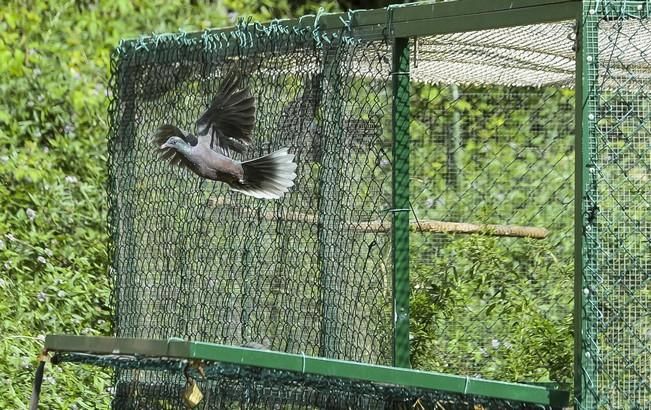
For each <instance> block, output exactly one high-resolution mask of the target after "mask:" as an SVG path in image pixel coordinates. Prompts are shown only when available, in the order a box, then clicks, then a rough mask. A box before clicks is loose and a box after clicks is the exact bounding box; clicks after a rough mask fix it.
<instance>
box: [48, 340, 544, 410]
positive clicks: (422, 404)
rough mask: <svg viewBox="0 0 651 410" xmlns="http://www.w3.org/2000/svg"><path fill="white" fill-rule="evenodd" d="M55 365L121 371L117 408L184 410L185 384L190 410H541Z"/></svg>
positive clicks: (245, 376) (75, 358)
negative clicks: (194, 394) (193, 391)
mask: <svg viewBox="0 0 651 410" xmlns="http://www.w3.org/2000/svg"><path fill="white" fill-rule="evenodd" d="M53 361H54V362H56V363H81V364H90V365H94V366H103V367H109V368H113V369H120V371H121V374H122V376H123V378H122V380H121V382H120V383H118V384H117V385H116V386H115V388H114V391H113V397H114V398H113V403H112V404H113V407H114V408H118V409H161V410H162V409H186V408H189V407H188V405H187V404H186V402H185V400H184V395H185V392H186V389H187V388H188V387H187V386H188V383H189V380H192V381H194V382H195V383H196V385H197V386H198V388H199V390H200V391H201V394H202V395H203V398H202V400H201V401H200V402H199V403H198V405H197V406H196V407H194V408H195V409H236V408H238V409H239V408H242V409H405V410H407V409H446V410H461V409H468V410H480V409H481V410H484V409H495V410H500V409H522V410H524V409H540V410H542V409H546V408H550V407H547V406H543V405H538V404H533V403H526V402H520V401H511V400H502V399H494V398H489V397H483V396H473V395H469V394H453V393H445V392H440V391H436V390H426V389H419V388H410V387H405V386H400V385H392V384H380V383H371V382H366V381H360V380H352V379H343V378H337V377H323V376H318V375H311V374H304V373H300V372H291V371H284V370H278V369H264V368H257V367H247V366H236V365H229V364H220V363H216V362H203V363H202V371H203V375H201V374H200V373H199V372H198V371H197V368H196V367H193V366H192V365H189V364H188V362H187V361H184V360H177V359H163V358H144V357H133V356H119V355H110V356H98V355H91V354H80V353H60V354H57V355H56V356H55V357H54V358H53Z"/></svg>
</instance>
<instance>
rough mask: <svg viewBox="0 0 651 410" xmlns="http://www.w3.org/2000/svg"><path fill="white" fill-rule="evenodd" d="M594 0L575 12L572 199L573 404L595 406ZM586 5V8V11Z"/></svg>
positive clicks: (584, 406)
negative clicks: (574, 113)
mask: <svg viewBox="0 0 651 410" xmlns="http://www.w3.org/2000/svg"><path fill="white" fill-rule="evenodd" d="M594 3H595V2H594V1H587V2H584V3H583V10H580V15H579V16H577V41H576V97H575V98H576V100H575V112H576V118H575V123H576V124H575V128H576V143H575V151H576V152H575V199H574V209H575V218H574V249H575V255H574V389H575V390H574V394H575V401H576V402H575V408H577V409H594V408H597V388H598V380H597V366H596V363H597V360H598V357H597V348H596V345H595V343H596V336H597V335H596V329H595V326H596V320H597V312H596V305H595V300H596V295H595V291H596V288H595V286H594V278H595V275H596V259H595V250H596V242H595V228H596V221H595V217H596V213H595V212H596V208H595V206H596V203H595V201H596V193H597V192H596V180H595V175H594V171H595V170H596V168H595V166H594V158H593V156H594V148H595V147H594V143H595V141H594V139H595V135H594V127H595V120H596V112H597V111H596V108H597V106H596V101H597V97H598V95H597V92H598V90H597V88H596V87H597V84H598V82H597V80H598V78H597V75H598V72H597V46H598V39H597V34H598V33H597V27H598V24H597V13H596V12H595V10H594V7H595V4H594ZM591 10H592V12H591Z"/></svg>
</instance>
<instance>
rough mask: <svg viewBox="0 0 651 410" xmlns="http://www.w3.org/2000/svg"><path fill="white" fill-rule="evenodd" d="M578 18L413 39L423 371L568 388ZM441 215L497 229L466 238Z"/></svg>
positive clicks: (415, 259)
mask: <svg viewBox="0 0 651 410" xmlns="http://www.w3.org/2000/svg"><path fill="white" fill-rule="evenodd" d="M573 23H574V22H572V21H569V22H559V23H554V24H538V25H530V26H521V27H511V28H502V29H494V30H484V31H480V32H479V31H476V32H473V31H471V32H465V33H453V34H445V35H436V36H423V37H420V38H418V39H416V41H413V42H412V49H414V50H417V53H415V55H414V56H413V61H412V65H414V67H413V68H412V72H411V74H412V78H413V79H414V81H413V84H412V90H413V91H412V101H411V112H412V115H413V119H412V124H411V170H410V176H411V181H412V182H411V184H412V185H411V197H410V199H411V205H412V207H413V209H414V217H413V218H412V219H413V221H412V222H413V223H414V224H416V228H417V229H415V230H414V231H413V232H412V233H411V237H410V269H411V277H412V286H413V297H412V303H413V308H414V309H413V310H414V311H418V312H421V316H419V317H416V318H415V320H412V332H413V333H414V336H413V339H412V345H413V353H414V361H415V362H416V364H417V365H418V366H419V367H421V368H426V369H428V370H436V371H446V372H452V373H458V374H470V375H475V376H480V377H488V378H497V379H501V380H513V381H517V380H522V379H525V380H540V379H546V378H549V379H551V380H555V381H562V382H566V383H571V374H572V332H573V329H572V300H573V293H572V281H573V266H572V264H573V252H574V249H573V244H574V240H573V227H574V224H573V216H574V215H573V212H574V210H573V204H574V155H575V153H574V138H575V137H574V115H575V112H574V90H573V89H572V88H571V87H572V85H573V77H574V53H575V51H574V46H575V43H574V40H573V38H572V34H573V32H574V25H573ZM431 221H444V222H458V223H472V224H479V225H486V224H488V225H491V226H492V227H493V231H492V232H491V229H487V230H486V231H485V232H484V234H481V233H482V231H478V233H479V234H477V235H460V234H459V232H460V230H459V227H457V226H455V225H452V224H450V227H449V228H448V231H447V232H446V231H445V230H441V229H430V225H432V223H431ZM514 226H516V227H517V228H515V227H514ZM499 227H502V229H501V230H500V229H498V228H499ZM500 232H502V233H503V234H509V233H510V234H511V235H512V236H505V235H500ZM423 313H424V314H423Z"/></svg>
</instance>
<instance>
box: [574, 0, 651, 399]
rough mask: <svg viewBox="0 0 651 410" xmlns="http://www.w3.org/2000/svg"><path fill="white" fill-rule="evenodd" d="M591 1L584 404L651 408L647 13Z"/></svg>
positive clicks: (650, 57)
mask: <svg viewBox="0 0 651 410" xmlns="http://www.w3.org/2000/svg"><path fill="white" fill-rule="evenodd" d="M650 6H651V5H650V4H649V2H642V1H634V2H619V1H606V2H594V1H590V2H585V4H584V13H583V19H584V25H585V33H586V34H585V38H586V40H585V42H586V51H585V52H586V56H585V71H584V72H585V73H586V82H585V84H586V90H585V93H586V100H587V103H586V106H587V107H588V111H587V112H586V113H585V114H586V120H587V130H586V131H587V135H589V145H588V147H587V148H588V149H587V152H586V155H585V166H586V174H587V177H586V181H585V186H586V196H585V199H584V210H585V211H584V212H585V214H584V216H583V217H584V221H583V223H584V226H585V230H584V241H585V246H584V256H583V258H584V261H585V262H584V263H585V270H584V275H583V286H584V287H583V289H582V290H583V295H584V296H583V298H584V300H583V304H582V309H583V315H584V321H585V323H584V331H583V337H582V346H581V347H582V351H581V354H582V368H581V370H582V372H583V374H584V380H583V387H584V395H583V397H582V403H581V404H582V406H583V408H586V409H587V408H590V409H592V408H608V409H620V408H630V409H644V408H649V407H650V406H651V314H650V313H649V312H650V309H651V98H650V96H651V95H650V94H649V90H651V47H650V45H651V20H649V12H651V9H650Z"/></svg>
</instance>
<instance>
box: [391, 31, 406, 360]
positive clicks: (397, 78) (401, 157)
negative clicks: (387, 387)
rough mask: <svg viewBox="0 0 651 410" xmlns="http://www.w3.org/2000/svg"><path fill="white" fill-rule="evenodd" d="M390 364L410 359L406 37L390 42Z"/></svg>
mask: <svg viewBox="0 0 651 410" xmlns="http://www.w3.org/2000/svg"><path fill="white" fill-rule="evenodd" d="M392 80H393V109H392V115H393V149H392V151H393V175H392V191H393V224H392V226H393V229H392V238H391V239H392V251H393V365H394V366H397V367H410V360H409V39H408V38H397V39H395V41H394V44H393V78H392Z"/></svg>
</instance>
